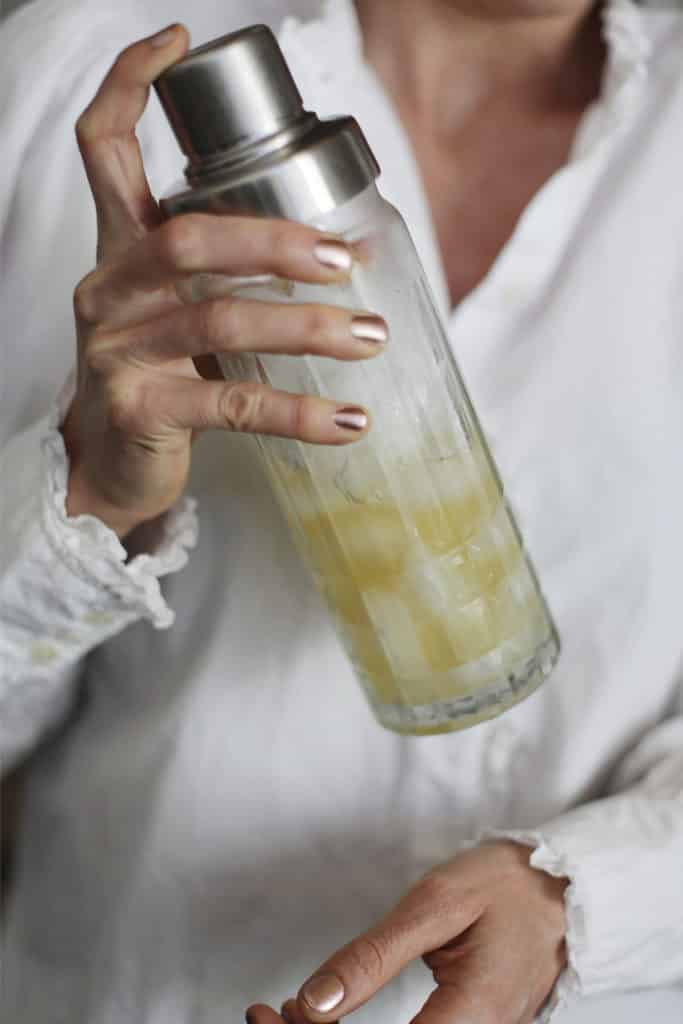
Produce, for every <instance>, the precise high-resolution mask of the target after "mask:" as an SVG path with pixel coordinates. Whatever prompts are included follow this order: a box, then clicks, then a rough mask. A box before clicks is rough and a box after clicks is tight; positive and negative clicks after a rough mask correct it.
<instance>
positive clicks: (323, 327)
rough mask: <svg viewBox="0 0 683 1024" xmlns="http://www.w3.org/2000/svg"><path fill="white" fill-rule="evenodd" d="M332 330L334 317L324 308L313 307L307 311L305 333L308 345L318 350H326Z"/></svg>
mask: <svg viewBox="0 0 683 1024" xmlns="http://www.w3.org/2000/svg"><path fill="white" fill-rule="evenodd" d="M331 329H332V315H331V313H329V312H328V311H327V310H326V309H323V307H322V306H311V307H310V308H309V309H308V310H307V311H306V316H305V323H304V332H305V335H306V339H307V341H308V343H309V344H310V345H311V346H313V347H314V348H316V349H320V348H324V347H325V346H326V345H327V344H328V342H329V340H330V334H331Z"/></svg>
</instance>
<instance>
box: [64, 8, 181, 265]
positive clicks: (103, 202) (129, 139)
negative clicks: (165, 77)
mask: <svg viewBox="0 0 683 1024" xmlns="http://www.w3.org/2000/svg"><path fill="white" fill-rule="evenodd" d="M188 44H189V38H188V34H187V30H186V29H185V28H183V26H182V25H172V26H170V27H169V28H167V29H165V30H164V31H163V32H159V33H157V35H155V36H152V37H151V38H150V39H143V40H141V41H140V42H137V43H133V45H132V46H129V47H127V49H125V50H123V52H122V53H120V54H119V56H118V57H117V59H116V61H115V62H114V64H113V65H112V67H111V69H110V71H109V73H108V74H107V75H106V77H105V79H104V81H103V82H102V84H101V86H100V88H99V90H98V92H97V95H96V96H95V98H94V99H93V100H92V102H91V103H90V104H89V106H88V107H86V109H85V110H84V111H83V113H82V114H81V116H80V117H79V119H78V122H77V124H76V138H77V141H78V146H79V149H80V151H81V156H82V158H83V163H84V165H85V170H86V174H87V176H88V181H89V182H90V188H91V191H92V194H93V198H94V200H95V206H96V209H97V221H98V228H99V236H100V238H99V242H100V244H99V248H100V255H103V254H106V255H107V256H110V255H111V254H112V252H114V251H116V250H117V249H120V248H122V247H127V246H128V245H130V244H131V242H133V241H135V240H137V239H138V238H139V237H141V236H142V235H143V234H145V233H146V231H147V230H149V229H150V228H151V227H154V226H156V225H157V224H158V223H160V221H161V214H160V213H159V210H158V207H157V204H156V202H155V200H154V197H153V196H152V193H151V191H150V188H149V184H148V182H147V177H146V175H145V169H144V166H143V162H142V155H141V153H140V146H139V145H138V140H137V138H136V136H135V127H136V125H137V123H138V121H139V120H140V118H141V117H142V114H143V113H144V110H145V107H146V106H147V100H148V97H149V90H150V86H151V84H152V82H153V81H154V79H155V78H156V77H157V76H158V75H160V74H161V72H162V71H164V70H165V69H166V68H167V67H169V66H170V65H171V64H174V63H175V62H176V61H178V60H180V58H181V57H182V56H183V55H184V53H185V52H186V50H187V47H188Z"/></svg>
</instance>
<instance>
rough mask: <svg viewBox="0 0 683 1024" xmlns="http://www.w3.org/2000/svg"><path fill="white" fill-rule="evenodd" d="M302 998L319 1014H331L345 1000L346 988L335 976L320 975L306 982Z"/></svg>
mask: <svg viewBox="0 0 683 1024" xmlns="http://www.w3.org/2000/svg"><path fill="white" fill-rule="evenodd" d="M301 997H302V999H303V1001H304V1002H305V1003H306V1004H307V1005H308V1006H310V1008H311V1009H312V1010H315V1011H316V1012H317V1013H329V1012H330V1010H334V1008H335V1006H339V1004H340V1003H341V1001H342V999H343V998H344V986H343V985H342V983H341V981H340V980H339V978H337V977H335V975H334V974H319V975H318V976H317V977H315V978H311V980H310V981H307V982H306V984H305V985H304V987H303V988H302V989H301Z"/></svg>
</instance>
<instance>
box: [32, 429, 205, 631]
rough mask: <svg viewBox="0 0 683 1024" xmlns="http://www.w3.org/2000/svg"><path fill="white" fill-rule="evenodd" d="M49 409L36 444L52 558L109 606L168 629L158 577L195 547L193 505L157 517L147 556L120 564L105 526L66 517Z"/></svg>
mask: <svg viewBox="0 0 683 1024" xmlns="http://www.w3.org/2000/svg"><path fill="white" fill-rule="evenodd" d="M59 419H60V413H59V410H55V411H54V413H53V415H52V417H51V419H50V423H49V430H48V433H47V434H46V436H45V437H44V438H43V441H42V450H43V458H44V485H43V501H42V527H43V530H44V533H45V537H46V539H47V542H48V544H49V546H50V548H51V549H52V551H53V553H54V554H55V555H56V556H57V557H58V558H60V559H61V561H62V562H63V564H64V565H65V566H67V567H68V568H69V569H70V570H71V572H72V573H73V575H74V576H75V577H77V578H78V579H79V580H80V581H81V582H82V583H83V584H84V585H86V586H88V587H89V588H94V589H96V590H98V591H101V599H100V603H101V600H102V599H104V598H105V595H108V597H109V598H110V600H111V602H112V605H113V606H114V607H117V608H119V609H120V610H121V611H125V612H126V613H127V614H128V615H130V614H132V615H134V616H135V617H136V618H146V619H149V620H150V621H151V622H152V624H153V625H154V626H156V627H157V629H166V628H168V627H169V626H171V625H172V624H173V621H174V614H173V611H172V610H171V609H170V608H169V607H168V605H167V603H166V601H165V599H164V597H163V594H162V593H161V587H160V585H159V578H160V577H162V576H165V575H167V574H168V573H172V572H177V571H178V570H179V569H182V568H183V566H184V565H185V564H186V563H187V560H188V551H189V550H190V549H191V548H193V547H194V546H195V545H196V543H197V533H198V528H197V515H196V502H195V501H194V499H193V498H181V499H180V501H179V502H177V504H176V505H175V506H174V507H173V508H172V509H171V510H170V511H169V512H167V513H166V515H165V516H164V517H163V519H162V521H161V523H160V539H159V543H158V547H157V549H156V551H155V552H154V553H153V554H139V555H136V557H135V558H133V559H131V561H130V562H126V558H127V553H126V550H125V548H124V547H123V545H122V544H121V542H120V540H119V539H118V537H117V536H116V534H115V533H114V532H113V530H110V529H109V527H108V526H105V524H104V523H103V522H102V521H101V520H99V519H97V518H96V517H95V516H90V515H81V516H75V517H73V518H71V517H68V516H67V514H66V493H67V483H68V474H69V464H68V459H67V455H66V451H65V448H64V439H63V437H62V434H61V432H60V430H59Z"/></svg>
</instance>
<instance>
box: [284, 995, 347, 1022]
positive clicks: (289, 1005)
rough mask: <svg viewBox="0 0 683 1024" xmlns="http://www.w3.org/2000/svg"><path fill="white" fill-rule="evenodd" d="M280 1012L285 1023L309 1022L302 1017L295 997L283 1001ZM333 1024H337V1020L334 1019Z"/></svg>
mask: <svg viewBox="0 0 683 1024" xmlns="http://www.w3.org/2000/svg"><path fill="white" fill-rule="evenodd" d="M280 1013H281V1014H282V1016H283V1018H284V1019H285V1020H286V1022H287V1024H309V1022H308V1018H307V1017H304V1015H303V1013H302V1012H301V1010H300V1008H299V1004H298V1003H297V1001H296V999H288V1000H287V1001H286V1002H285V1003H283V1005H282V1007H281V1009H280ZM334 1024H337V1022H336V1021H335V1022H334Z"/></svg>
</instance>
